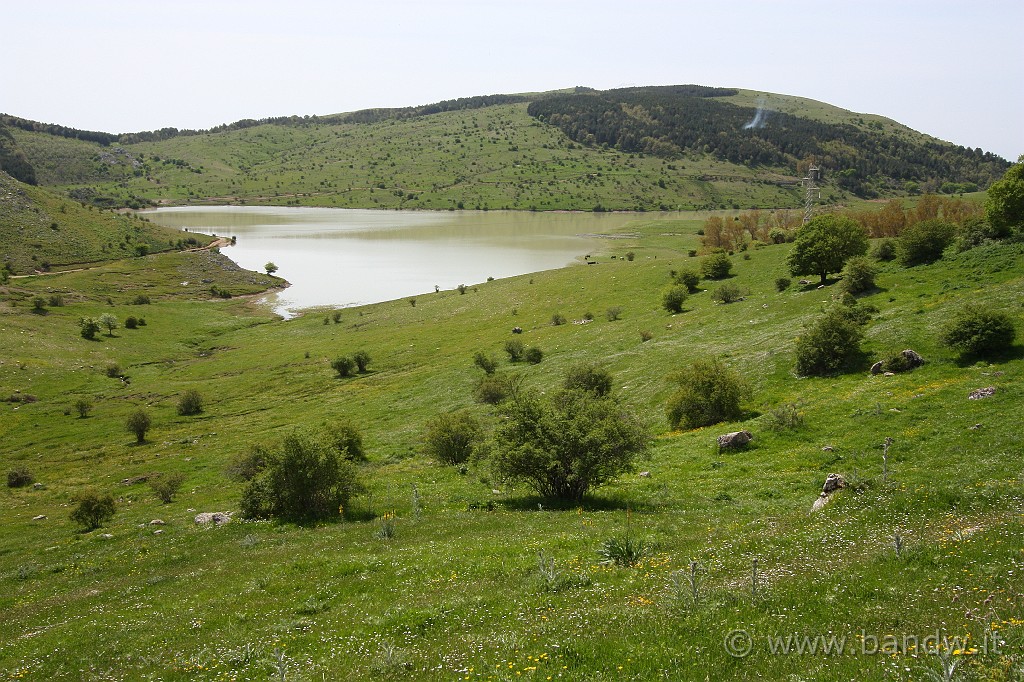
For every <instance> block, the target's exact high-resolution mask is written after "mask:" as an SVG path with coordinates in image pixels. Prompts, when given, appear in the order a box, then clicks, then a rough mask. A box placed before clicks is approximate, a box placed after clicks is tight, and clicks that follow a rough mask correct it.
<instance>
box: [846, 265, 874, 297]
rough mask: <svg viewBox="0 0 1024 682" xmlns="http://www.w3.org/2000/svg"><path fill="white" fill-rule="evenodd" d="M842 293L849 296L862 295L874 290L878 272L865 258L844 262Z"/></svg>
mask: <svg viewBox="0 0 1024 682" xmlns="http://www.w3.org/2000/svg"><path fill="white" fill-rule="evenodd" d="M842 274H843V287H842V288H843V291H845V292H847V293H850V294H863V293H864V292H866V291H871V290H872V289H874V288H875V276H876V275H877V274H878V271H877V270H875V267H874V266H873V265H872V264H871V261H870V260H868V259H867V257H865V256H854V257H853V258H851V259H850V260H848V261H846V266H845V267H843V273H842Z"/></svg>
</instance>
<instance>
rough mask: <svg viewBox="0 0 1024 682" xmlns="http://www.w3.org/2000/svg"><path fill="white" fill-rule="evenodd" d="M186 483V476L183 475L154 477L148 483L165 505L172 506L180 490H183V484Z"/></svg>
mask: <svg viewBox="0 0 1024 682" xmlns="http://www.w3.org/2000/svg"><path fill="white" fill-rule="evenodd" d="M184 482H185V474H182V473H175V474H162V475H160V476H154V477H153V478H150V479H149V481H148V483H149V487H150V488H151V489H152V490H153V492H154V493H156V496H157V497H158V498H160V501H161V502H163V503H164V504H170V503H171V502H173V501H174V496H175V495H177V494H178V489H179V488H181V484H182V483H184Z"/></svg>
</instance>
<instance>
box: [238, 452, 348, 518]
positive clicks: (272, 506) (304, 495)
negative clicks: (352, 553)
mask: <svg viewBox="0 0 1024 682" xmlns="http://www.w3.org/2000/svg"><path fill="white" fill-rule="evenodd" d="M265 456H266V463H265V465H264V467H263V468H262V470H261V471H260V472H259V473H258V474H257V475H256V476H255V477H254V478H252V479H251V480H250V481H249V483H248V485H246V487H245V490H244V491H243V493H242V500H241V510H242V515H243V516H244V517H246V518H279V519H282V520H285V521H295V522H312V521H321V520H325V519H333V518H337V517H338V516H339V515H340V514H341V513H342V512H343V510H344V509H345V508H346V507H347V506H348V502H349V500H350V499H351V497H352V496H353V495H355V494H356V493H357V492H359V491H360V490H361V489H362V487H361V486H360V485H359V483H358V480H357V478H356V468H355V465H354V464H353V463H352V462H348V461H346V460H344V459H342V458H340V457H339V456H338V453H337V450H335V448H333V447H332V446H331V445H330V444H329V443H327V442H326V441H324V440H323V439H318V438H315V437H312V436H309V435H306V434H303V433H300V432H295V433H292V434H291V435H289V436H287V437H286V438H285V439H284V441H282V442H281V444H280V445H279V446H277V447H276V448H274V449H272V450H267V451H265Z"/></svg>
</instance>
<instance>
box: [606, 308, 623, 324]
mask: <svg viewBox="0 0 1024 682" xmlns="http://www.w3.org/2000/svg"><path fill="white" fill-rule="evenodd" d="M605 317H607V318H608V321H609V322H614V321H615V320H617V319H619V318H620V317H622V308H621V307H620V306H617V305H613V306H612V307H611V308H609V309H608V310H607V311H606V312H605Z"/></svg>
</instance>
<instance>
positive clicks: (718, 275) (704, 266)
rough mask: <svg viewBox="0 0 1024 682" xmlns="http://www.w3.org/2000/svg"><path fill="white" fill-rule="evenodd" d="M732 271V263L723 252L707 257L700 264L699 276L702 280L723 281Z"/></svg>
mask: <svg viewBox="0 0 1024 682" xmlns="http://www.w3.org/2000/svg"><path fill="white" fill-rule="evenodd" d="M731 271H732V261H731V260H729V255H728V254H727V253H725V252H724V251H718V252H716V253H713V254H711V255H710V256H707V257H705V258H704V260H702V261H701V262H700V274H701V275H703V276H704V279H723V278H725V277H728V276H729V273H730V272H731Z"/></svg>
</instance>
